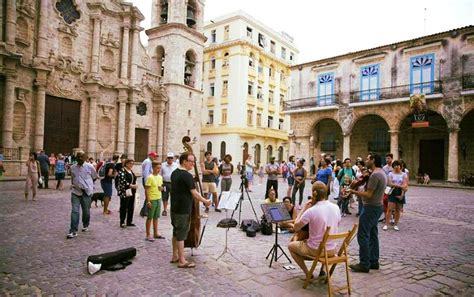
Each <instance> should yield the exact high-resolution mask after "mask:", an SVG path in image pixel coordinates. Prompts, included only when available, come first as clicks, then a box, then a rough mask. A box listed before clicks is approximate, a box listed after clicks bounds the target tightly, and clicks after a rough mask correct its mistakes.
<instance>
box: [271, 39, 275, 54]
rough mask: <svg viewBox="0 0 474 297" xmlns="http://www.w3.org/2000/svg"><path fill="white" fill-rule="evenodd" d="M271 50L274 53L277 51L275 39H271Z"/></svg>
mask: <svg viewBox="0 0 474 297" xmlns="http://www.w3.org/2000/svg"><path fill="white" fill-rule="evenodd" d="M270 51H271V52H272V53H273V54H274V53H275V41H273V40H270Z"/></svg>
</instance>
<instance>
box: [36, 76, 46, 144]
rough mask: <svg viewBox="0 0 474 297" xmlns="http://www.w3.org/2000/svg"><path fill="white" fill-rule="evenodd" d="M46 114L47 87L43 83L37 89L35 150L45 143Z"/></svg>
mask: <svg viewBox="0 0 474 297" xmlns="http://www.w3.org/2000/svg"><path fill="white" fill-rule="evenodd" d="M45 114H46V89H45V85H44V84H42V83H39V84H37V89H36V115H35V144H34V148H35V151H39V150H42V149H43V145H44V117H45Z"/></svg>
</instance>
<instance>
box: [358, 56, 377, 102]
mask: <svg viewBox="0 0 474 297" xmlns="http://www.w3.org/2000/svg"><path fill="white" fill-rule="evenodd" d="M379 73H380V71H379V65H369V66H364V67H362V68H361V69H360V99H361V100H363V101H367V100H377V99H378V98H379V90H378V88H379Z"/></svg>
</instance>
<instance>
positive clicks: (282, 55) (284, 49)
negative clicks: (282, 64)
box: [281, 47, 286, 59]
mask: <svg viewBox="0 0 474 297" xmlns="http://www.w3.org/2000/svg"><path fill="white" fill-rule="evenodd" d="M281 58H282V59H286V48H284V47H282V48H281Z"/></svg>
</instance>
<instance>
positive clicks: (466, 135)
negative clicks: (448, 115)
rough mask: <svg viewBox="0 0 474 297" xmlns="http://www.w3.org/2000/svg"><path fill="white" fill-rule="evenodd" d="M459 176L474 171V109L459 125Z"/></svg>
mask: <svg viewBox="0 0 474 297" xmlns="http://www.w3.org/2000/svg"><path fill="white" fill-rule="evenodd" d="M459 128H460V130H459V144H458V149H459V151H458V160H459V166H458V168H459V177H461V176H462V175H464V174H466V175H467V174H471V173H474V109H473V110H471V111H470V112H469V113H467V114H466V115H465V116H464V118H463V119H462V120H461V124H460V125H459Z"/></svg>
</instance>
